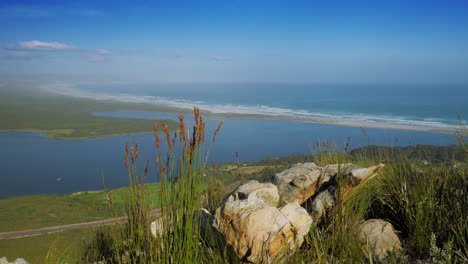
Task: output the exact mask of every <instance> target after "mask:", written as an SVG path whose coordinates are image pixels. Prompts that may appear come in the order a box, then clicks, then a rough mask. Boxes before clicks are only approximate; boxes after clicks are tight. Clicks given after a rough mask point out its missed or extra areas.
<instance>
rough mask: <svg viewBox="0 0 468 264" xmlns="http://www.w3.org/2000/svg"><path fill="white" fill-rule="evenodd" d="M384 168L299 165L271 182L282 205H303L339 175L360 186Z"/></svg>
mask: <svg viewBox="0 0 468 264" xmlns="http://www.w3.org/2000/svg"><path fill="white" fill-rule="evenodd" d="M383 167H384V165H383V164H379V165H377V166H372V167H369V168H361V167H359V166H356V165H354V164H351V163H346V164H333V165H328V166H324V167H318V166H317V165H315V163H313V162H310V163H298V164H295V165H293V166H291V167H290V168H289V169H287V170H285V171H283V172H281V173H278V174H276V175H275V176H273V177H272V180H271V182H272V183H273V184H275V185H276V186H278V189H279V192H280V202H281V204H287V203H291V202H297V203H299V204H302V203H304V202H305V201H306V200H307V199H309V198H310V197H312V196H313V195H314V194H315V193H316V192H317V191H318V190H319V188H320V187H321V186H322V185H323V184H324V183H326V182H328V181H329V180H330V179H331V178H332V177H334V176H335V175H337V174H338V173H343V174H344V175H347V176H349V177H350V181H352V182H353V183H354V184H359V183H360V182H361V181H364V180H366V179H369V178H371V177H372V176H373V175H374V174H375V173H376V172H377V171H378V170H380V169H381V168H383Z"/></svg>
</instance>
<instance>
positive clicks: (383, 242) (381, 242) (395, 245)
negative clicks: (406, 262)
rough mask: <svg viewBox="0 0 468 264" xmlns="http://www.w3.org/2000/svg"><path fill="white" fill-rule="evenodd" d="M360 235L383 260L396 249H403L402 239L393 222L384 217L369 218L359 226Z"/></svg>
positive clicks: (378, 258) (375, 254)
mask: <svg viewBox="0 0 468 264" xmlns="http://www.w3.org/2000/svg"><path fill="white" fill-rule="evenodd" d="M359 235H360V237H361V238H362V239H364V240H365V241H366V245H367V246H368V248H369V249H370V250H371V252H372V254H373V255H374V256H375V257H376V258H377V260H378V261H381V260H383V259H384V258H385V256H387V254H388V253H389V252H391V251H393V250H395V249H401V244H400V239H399V238H398V236H397V234H396V233H395V229H394V228H393V226H392V224H390V223H389V222H387V221H384V220H382V219H369V220H367V221H365V222H363V223H362V224H360V226H359Z"/></svg>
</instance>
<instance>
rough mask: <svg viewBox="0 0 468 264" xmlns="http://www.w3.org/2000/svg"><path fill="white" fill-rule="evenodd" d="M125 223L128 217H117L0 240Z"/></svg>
mask: <svg viewBox="0 0 468 264" xmlns="http://www.w3.org/2000/svg"><path fill="white" fill-rule="evenodd" d="M158 214H159V209H155V210H152V211H151V212H150V215H151V216H157V215H158ZM125 221H127V217H126V216H122V217H116V218H110V219H104V220H99V221H92V222H85V223H78V224H70V225H59V226H50V227H44V228H37V229H29V230H21V231H9V232H0V239H11V238H22V237H30V236H38V235H42V234H48V233H56V232H62V231H69V230H74V229H84V228H91V227H98V226H105V225H113V224H117V223H123V222H125Z"/></svg>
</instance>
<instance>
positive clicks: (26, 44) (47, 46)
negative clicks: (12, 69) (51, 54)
mask: <svg viewBox="0 0 468 264" xmlns="http://www.w3.org/2000/svg"><path fill="white" fill-rule="evenodd" d="M5 49H7V50H29V51H70V50H78V48H76V47H74V46H70V45H67V44H63V43H60V42H46V41H39V40H31V41H21V42H18V43H15V44H8V45H5Z"/></svg>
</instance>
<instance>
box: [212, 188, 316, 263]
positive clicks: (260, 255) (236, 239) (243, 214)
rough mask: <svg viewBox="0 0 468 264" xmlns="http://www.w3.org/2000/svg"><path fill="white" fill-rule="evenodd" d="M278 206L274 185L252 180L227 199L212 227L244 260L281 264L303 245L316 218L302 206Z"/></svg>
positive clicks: (217, 212)
mask: <svg viewBox="0 0 468 264" xmlns="http://www.w3.org/2000/svg"><path fill="white" fill-rule="evenodd" d="M278 206H279V193H278V188H277V187H276V186H275V185H274V184H271V183H259V182H257V181H249V182H247V183H245V184H243V185H240V186H238V187H237V188H236V189H235V190H234V191H233V192H232V193H231V194H229V195H228V196H227V197H226V198H225V200H224V202H223V203H222V205H221V206H220V207H219V208H218V209H217V210H216V212H215V215H214V220H213V224H212V226H213V228H215V229H216V230H217V232H219V233H220V234H221V235H222V236H223V238H224V239H225V241H226V242H227V244H228V245H229V246H230V247H232V248H233V249H234V251H235V252H236V254H237V256H238V257H239V259H240V260H241V261H243V262H251V263H279V262H282V261H284V260H285V258H286V257H287V256H288V255H289V253H291V252H294V251H295V250H296V249H298V248H299V247H300V246H301V245H302V243H303V241H304V236H305V235H306V234H307V233H308V232H309V229H310V226H311V224H312V218H311V217H310V216H309V214H308V213H307V211H306V210H305V209H304V208H302V207H300V206H299V204H298V203H288V204H286V205H284V206H282V207H278Z"/></svg>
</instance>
